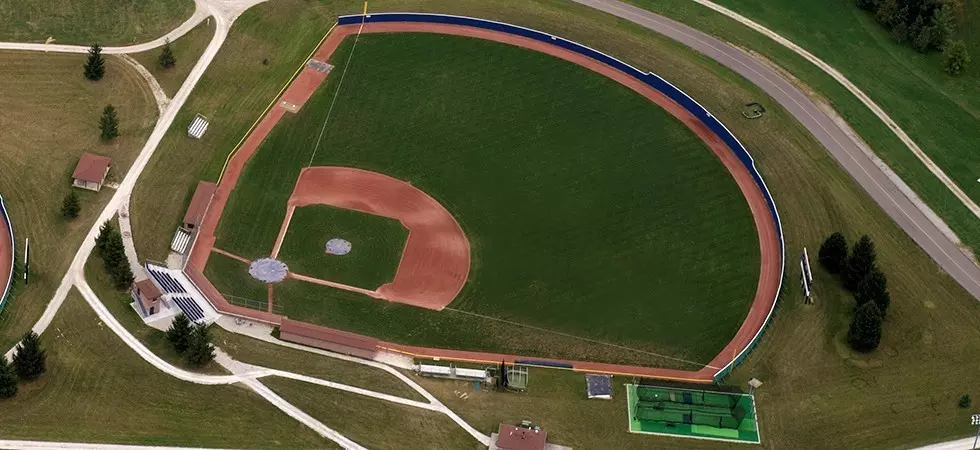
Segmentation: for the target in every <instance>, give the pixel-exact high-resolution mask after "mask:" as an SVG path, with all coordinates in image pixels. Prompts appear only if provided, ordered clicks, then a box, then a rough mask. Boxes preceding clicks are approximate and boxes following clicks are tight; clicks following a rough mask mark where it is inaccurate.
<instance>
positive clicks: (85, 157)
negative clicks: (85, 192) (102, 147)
mask: <svg viewBox="0 0 980 450" xmlns="http://www.w3.org/2000/svg"><path fill="white" fill-rule="evenodd" d="M109 164H112V159H110V158H109V157H107V156H99V155H93V154H91V153H82V157H81V158H79V159H78V165H77V166H75V172H74V173H72V174H71V177H72V178H74V179H76V180H82V181H89V182H92V183H101V182H102V180H104V179H105V174H106V170H108V169H109Z"/></svg>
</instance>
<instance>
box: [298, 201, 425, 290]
mask: <svg viewBox="0 0 980 450" xmlns="http://www.w3.org/2000/svg"><path fill="white" fill-rule="evenodd" d="M333 238H341V239H345V240H347V241H348V242H350V243H351V251H350V253H348V254H346V255H333V254H329V253H326V252H325V251H324V248H326V244H327V241H328V240H330V239H333ZM407 239H408V229H406V228H405V227H404V226H402V224H401V222H400V221H398V220H397V219H391V218H388V217H381V216H376V215H374V214H366V213H362V212H360V211H354V210H352V209H344V208H336V207H333V206H329V205H311V206H304V207H302V208H296V210H295V211H294V212H293V218H292V220H290V222H289V231H287V232H286V238H285V239H284V240H283V243H282V248H281V249H280V251H279V259H280V260H282V261H283V262H285V263H286V264H287V265H288V266H289V271H290V272H295V273H298V274H302V275H309V276H312V277H316V278H320V279H324V280H329V281H335V282H337V283H343V284H346V285H350V286H355V287H359V288H364V289H377V288H379V287H381V285H382V284H385V283H388V282H390V281H391V280H393V279H395V271H396V270H398V263H399V261H401V257H402V250H403V249H404V248H405V241H406V240H407Z"/></svg>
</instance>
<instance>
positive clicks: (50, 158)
mask: <svg viewBox="0 0 980 450" xmlns="http://www.w3.org/2000/svg"><path fill="white" fill-rule="evenodd" d="M0 60H2V61H3V64H2V65H0V85H2V86H3V94H2V95H0V129H2V130H3V132H0V161H2V163H0V194H3V197H4V199H5V201H6V202H7V207H8V209H9V211H10V216H11V221H12V222H13V225H14V233H15V235H16V236H17V241H18V242H17V243H18V245H22V244H23V242H24V238H30V240H31V277H30V281H31V284H30V285H29V286H22V285H21V286H18V291H19V292H18V293H17V295H16V296H14V297H13V298H12V299H11V300H10V302H9V303H8V304H7V306H6V307H5V308H4V311H3V312H2V314H0V348H2V349H4V351H5V350H6V349H7V348H9V347H10V345H11V344H13V342H14V341H15V340H17V339H18V338H19V337H20V336H21V335H22V334H23V333H24V332H25V331H26V330H27V329H28V328H29V327H30V326H31V325H32V324H33V323H34V321H36V320H37V318H38V317H39V316H40V314H41V311H43V310H44V307H45V305H47V302H48V300H49V299H50V298H51V295H52V294H53V293H54V291H55V289H56V288H57V286H58V283H59V282H60V281H61V277H62V276H63V275H64V273H65V270H66V269H67V268H68V264H69V263H70V262H71V258H72V256H73V255H74V253H75V250H76V249H77V248H78V245H79V244H80V241H81V239H82V238H83V237H84V235H85V233H86V232H87V231H88V229H89V227H90V226H91V225H92V223H93V222H94V220H95V218H96V217H97V216H98V214H99V212H101V210H102V207H103V206H104V205H105V203H106V202H108V201H109V198H110V197H111V196H112V194H113V193H114V191H113V190H112V189H103V190H102V191H101V192H99V193H94V192H90V191H85V190H81V189H75V192H76V193H77V194H78V196H79V198H80V199H81V205H82V211H81V214H80V215H79V217H78V218H76V219H75V220H72V221H70V222H66V221H65V220H64V219H63V218H62V217H61V212H60V208H61V204H62V200H63V198H64V196H65V195H67V194H68V192H69V190H70V189H71V188H70V185H71V174H72V171H73V170H74V169H75V164H77V163H78V158H79V156H80V155H81V154H82V153H84V152H91V153H96V154H99V155H105V156H108V157H110V158H112V162H113V167H112V171H111V172H110V173H109V178H110V179H115V180H119V179H121V178H122V176H123V174H125V172H126V171H127V170H128V169H129V166H130V164H132V162H133V160H134V159H135V158H136V155H137V154H138V153H139V150H140V148H142V146H143V142H144V141H145V140H146V138H147V136H149V134H150V130H151V129H152V127H153V125H154V123H155V122H156V118H157V107H156V103H155V102H154V99H153V94H152V93H151V92H150V90H149V88H148V87H147V86H146V84H145V82H144V81H143V79H142V78H141V77H140V76H139V74H138V73H136V71H135V70H133V69H132V68H131V67H130V66H129V65H128V64H126V63H125V62H123V61H122V60H121V59H119V58H117V57H114V56H109V57H107V58H106V75H105V78H103V79H102V80H101V81H99V82H95V83H93V82H90V81H88V80H86V79H85V78H84V77H83V76H82V70H81V65H82V64H83V63H84V60H85V57H84V56H83V55H62V54H41V53H32V52H0ZM106 104H112V105H114V106H115V107H116V111H117V113H118V116H119V132H120V135H119V137H117V138H116V139H114V140H113V141H112V142H111V143H108V144H106V143H103V142H101V141H100V140H99V129H98V123H99V117H100V116H101V114H102V108H104V107H105V105H106ZM18 251H20V250H18Z"/></svg>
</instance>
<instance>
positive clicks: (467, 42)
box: [216, 34, 759, 362]
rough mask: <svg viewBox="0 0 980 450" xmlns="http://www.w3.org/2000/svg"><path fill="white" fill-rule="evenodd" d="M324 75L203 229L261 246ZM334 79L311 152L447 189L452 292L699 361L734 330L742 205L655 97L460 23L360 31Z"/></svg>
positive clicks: (511, 316) (746, 249) (323, 161)
mask: <svg viewBox="0 0 980 450" xmlns="http://www.w3.org/2000/svg"><path fill="white" fill-rule="evenodd" d="M352 43H353V39H352V38H350V39H348V40H347V41H345V43H344V44H342V46H341V48H340V49H339V50H338V52H337V53H336V54H334V55H333V57H332V59H331V62H332V63H333V64H335V65H338V66H340V65H342V64H343V63H344V61H346V60H347V54H348V52H349V51H350V47H351V44H352ZM532 74H533V75H532ZM338 80H339V77H335V78H329V79H328V81H327V83H326V85H325V86H324V87H323V88H322V89H320V90H318V91H317V92H315V93H314V94H313V97H311V99H310V100H309V101H308V102H307V104H306V106H304V107H303V109H302V110H301V111H300V112H299V113H298V114H297V115H295V116H287V117H286V118H284V119H283V121H282V122H280V124H279V125H277V127H276V129H274V130H273V131H272V134H270V136H269V138H268V139H267V140H266V142H264V143H263V144H262V146H261V147H260V148H259V151H258V152H257V153H256V154H255V155H254V156H253V157H252V159H251V160H250V161H249V162H248V164H247V165H246V168H245V171H244V172H243V174H242V178H241V179H240V181H239V183H238V186H237V187H236V188H235V191H234V192H232V194H231V195H230V197H229V201H228V207H227V208H226V210H225V213H224V215H223V216H222V221H221V223H220V224H219V229H218V231H217V236H218V240H217V243H216V245H217V246H218V247H220V248H222V249H225V250H229V251H232V252H234V253H238V254H241V255H243V256H246V257H256V256H259V255H261V254H264V253H266V252H267V250H265V249H266V248H267V246H268V244H269V243H270V242H272V241H274V239H275V236H276V234H277V233H278V231H279V228H280V224H281V223H282V220H283V216H284V207H283V205H285V200H286V198H287V197H288V196H289V194H290V191H291V189H290V187H291V186H292V185H293V184H294V181H295V177H296V173H298V171H299V169H300V168H301V167H303V166H305V165H306V164H307V163H308V161H309V159H310V154H311V152H312V150H313V146H314V144H315V143H316V141H317V140H318V137H319V135H320V126H319V124H320V123H321V122H322V120H323V116H324V114H325V113H326V111H327V109H328V107H329V106H330V104H331V101H332V100H333V98H334V91H335V90H336V88H337V82H338ZM345 80H346V81H345V84H344V86H343V89H342V90H341V91H340V97H339V98H338V100H337V103H336V108H335V109H334V111H333V113H334V114H333V116H332V117H331V120H330V122H329V123H328V124H327V127H326V131H325V132H324V133H323V142H324V143H325V145H324V147H323V148H322V149H321V151H320V152H318V153H317V155H316V158H315V159H314V162H313V164H314V165H330V166H355V167H359V168H364V169H368V170H373V171H376V172H381V173H384V174H387V175H390V176H393V177H395V178H398V179H400V180H407V181H409V182H411V183H412V185H413V186H416V187H418V188H419V189H421V190H423V191H425V192H426V193H427V194H429V195H431V196H433V197H434V198H436V199H437V200H438V201H439V202H440V203H442V204H443V205H445V206H446V208H447V209H448V210H449V211H450V212H451V213H452V214H453V216H454V217H455V218H456V219H457V220H458V221H459V222H460V224H461V226H462V227H463V230H464V232H465V233H466V235H467V236H468V238H469V240H470V244H471V251H472V255H473V261H474V262H473V270H472V271H471V273H470V278H469V280H468V282H467V285H466V287H465V288H464V290H463V292H462V293H461V294H460V296H459V297H458V298H457V300H456V301H454V303H453V304H452V305H451V306H452V307H453V308H454V309H460V310H464V311H470V312H474V313H478V314H484V315H489V316H491V317H495V318H500V319H504V320H510V321H517V322H520V323H523V324H528V325H533V326H537V327H542V328H545V329H548V330H555V331H560V332H564V333H570V334H573V335H576V336H583V337H588V338H592V339H599V340H604V341H611V342H613V343H616V344H620V345H627V346H640V347H641V348H643V349H644V350H648V351H654V352H657V353H661V354H666V355H669V356H674V357H678V358H684V359H688V360H692V361H700V362H707V361H708V360H710V359H711V357H713V356H714V355H715V354H716V353H717V351H718V350H719V349H720V348H722V347H723V346H724V345H725V344H726V343H727V342H728V340H729V339H731V337H732V336H733V335H734V334H735V331H736V330H737V328H738V327H739V325H740V324H741V321H742V319H743V318H744V317H745V314H746V312H747V311H748V307H749V303H750V302H751V300H752V297H753V294H754V292H755V287H756V284H757V280H758V273H759V266H758V265H759V262H758V261H759V250H758V239H757V237H756V231H755V229H754V226H753V223H752V218H751V214H750V212H749V209H748V207H747V204H746V202H745V200H744V198H743V197H742V196H741V192H740V191H739V190H738V188H737V186H736V185H735V182H734V180H733V179H732V178H731V175H729V174H728V172H727V171H726V170H725V169H724V167H723V166H722V164H721V162H720V161H718V159H717V157H716V156H715V155H714V154H713V153H711V152H710V151H709V150H708V148H707V147H706V146H705V145H704V144H703V143H702V142H701V141H700V140H698V139H697V137H696V136H695V135H694V133H693V132H691V131H690V130H689V129H687V128H685V127H684V126H683V125H681V124H680V122H678V121H677V120H676V119H674V118H673V117H672V116H669V115H668V114H667V113H666V112H665V111H663V110H662V109H660V108H659V107H657V106H655V105H652V104H651V103H650V102H649V101H648V100H646V99H644V98H642V97H640V96H639V95H637V94H636V93H634V92H633V91H631V90H629V89H627V88H625V87H623V86H621V85H619V84H617V83H616V82H614V81H612V80H609V79H606V78H603V77H601V76H599V75H596V74H595V73H594V72H592V71H589V70H587V69H585V68H582V67H579V66H576V65H573V64H571V63H568V62H565V61H562V60H559V59H557V58H554V57H552V56H548V55H544V54H541V53H537V52H533V51H529V50H525V49H521V48H517V47H513V46H509V45H506V44H500V43H495V42H488V41H483V40H479V39H473V38H466V37H453V36H440V35H427V34H388V35H365V36H361V39H360V41H359V43H358V48H357V54H356V55H355V57H354V62H353V63H352V66H350V67H349V68H348V72H347V77H346V79H345ZM408 86H411V87H412V88H411V89H408V88H407V87H408ZM395 92H399V93H400V94H393V93H395ZM570 92H574V93H577V95H569V93H570ZM491 99H492V100H491ZM378 111H384V114H378ZM407 117H411V118H412V119H411V120H405V118H407ZM597 117H602V120H596V118H597ZM377 130H384V132H377ZM448 130H454V131H453V132H448ZM599 149H602V150H599ZM532 193H533V194H532ZM277 206H278V208H277ZM298 213H299V212H298ZM306 217H308V216H300V220H301V221H300V222H299V223H300V224H304V223H309V222H310V219H307V218H306ZM719 223H724V224H726V226H718V225H717V224H719ZM304 236H309V235H308V234H307V235H304ZM331 236H332V235H331ZM286 242H287V243H289V238H288V237H287V239H286ZM302 242H318V241H317V240H314V238H313V237H312V236H311V237H309V238H305V239H302V240H301V241H300V243H302ZM294 245H295V243H294ZM354 251H355V252H356V251H357V244H356V243H355V248H354ZM287 254H296V252H295V251H291V252H287ZM284 259H286V261H287V263H288V262H289V260H288V258H285V256H284ZM386 262H390V259H389V260H387V261H386ZM304 264H305V263H304ZM388 267H391V266H388ZM304 269H306V270H309V265H308V264H306V267H304ZM295 270H296V271H297V272H300V273H303V272H302V271H301V270H300V269H298V268H297V269H295ZM324 270H326V269H324ZM376 276H377V278H374V279H372V281H374V282H375V283H376V282H377V281H376V280H379V279H383V278H382V274H376ZM352 278H353V277H352ZM705 278H707V279H711V280H712V282H711V283H703V280H704V279H705ZM328 279H332V278H328ZM360 280H364V281H367V278H360ZM337 281H341V282H343V281H342V280H337ZM219 287H220V286H219ZM360 287H368V288H371V287H376V286H366V285H360ZM327 289H330V288H323V290H327ZM278 298H279V300H278V301H279V302H280V303H282V304H284V305H285V304H286V302H298V301H308V299H307V298H305V297H302V298H300V297H288V296H285V295H283V296H279V297H278ZM719 299H723V300H722V301H719ZM365 300H366V298H365ZM335 314H336V312H335ZM404 319H405V320H408V319H409V316H406V317H404ZM336 320H340V319H336ZM359 320H360V321H363V322H369V321H370V316H360V319H359ZM614 324H615V325H614ZM461 331H462V330H461ZM413 334H414V333H413ZM379 337H382V338H385V339H390V340H394V341H396V342H402V341H404V340H405V339H406V338H408V337H409V336H406V335H404V334H393V333H383V334H381V335H380V336H379ZM484 349H491V350H492V348H486V347H484Z"/></svg>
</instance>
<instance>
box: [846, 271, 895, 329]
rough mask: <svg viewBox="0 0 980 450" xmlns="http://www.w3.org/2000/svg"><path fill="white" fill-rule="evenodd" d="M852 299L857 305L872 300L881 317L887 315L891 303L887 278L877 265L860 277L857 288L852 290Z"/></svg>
mask: <svg viewBox="0 0 980 450" xmlns="http://www.w3.org/2000/svg"><path fill="white" fill-rule="evenodd" d="M854 301H855V302H857V305H858V306H861V305H863V304H865V303H867V302H874V303H875V304H876V305H878V309H879V310H880V311H881V317H883V318H884V317H885V316H887V315H888V306H889V305H890V304H891V295H890V294H889V293H888V279H887V278H886V277H885V274H884V273H882V271H881V270H879V269H878V268H877V267H875V268H874V269H872V270H871V273H869V274H868V275H867V276H865V277H864V279H862V280H861V281H860V282H859V283H858V285H857V290H855V291H854Z"/></svg>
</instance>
